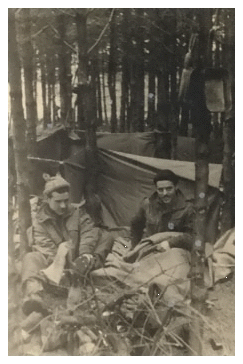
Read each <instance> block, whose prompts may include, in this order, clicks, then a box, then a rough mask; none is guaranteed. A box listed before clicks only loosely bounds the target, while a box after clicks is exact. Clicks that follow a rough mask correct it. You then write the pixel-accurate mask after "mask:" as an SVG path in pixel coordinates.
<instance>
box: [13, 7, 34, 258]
mask: <svg viewBox="0 0 243 364" xmlns="http://www.w3.org/2000/svg"><path fill="white" fill-rule="evenodd" d="M8 26H9V28H8V41H9V43H8V45H9V46H8V52H9V53H8V59H9V84H10V99H11V111H12V119H13V145H14V157H15V167H16V174H17V202H18V211H19V228H20V254H21V256H23V255H24V254H25V252H26V250H27V236H26V229H27V228H28V227H29V226H30V225H31V215H30V203H29V183H28V161H27V154H26V140H25V131H26V125H25V120H24V113H23V106H22V89H21V68H20V60H19V54H18V47H17V40H16V28H15V14H14V9H9V12H8Z"/></svg>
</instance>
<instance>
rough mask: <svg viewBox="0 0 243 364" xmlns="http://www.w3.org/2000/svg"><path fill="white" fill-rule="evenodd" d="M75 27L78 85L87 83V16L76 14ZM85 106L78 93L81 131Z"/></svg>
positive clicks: (83, 123)
mask: <svg viewBox="0 0 243 364" xmlns="http://www.w3.org/2000/svg"><path fill="white" fill-rule="evenodd" d="M76 27H77V35H78V60H79V66H78V85H79V88H80V86H81V85H83V84H86V83H87V82H88V52H87V51H88V45H87V16H86V14H83V13H80V12H77V13H76ZM84 109H85V104H84V100H83V95H82V93H81V92H78V125H79V128H80V129H81V130H84V129H85V116H84V113H85V110H84Z"/></svg>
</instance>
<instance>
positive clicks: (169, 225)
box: [168, 222, 175, 230]
mask: <svg viewBox="0 0 243 364" xmlns="http://www.w3.org/2000/svg"><path fill="white" fill-rule="evenodd" d="M174 227H175V225H174V224H173V222H169V224H168V228H169V229H170V230H173V229H174Z"/></svg>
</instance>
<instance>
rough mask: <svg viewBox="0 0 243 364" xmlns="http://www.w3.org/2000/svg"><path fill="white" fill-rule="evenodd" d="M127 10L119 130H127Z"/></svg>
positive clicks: (123, 27) (124, 29)
mask: <svg viewBox="0 0 243 364" xmlns="http://www.w3.org/2000/svg"><path fill="white" fill-rule="evenodd" d="M128 17H129V10H128V9H123V17H122V80H121V92H122V94H121V109H120V132H121V133H124V132H125V131H129V130H128V128H127V122H126V119H127V108H128V90H129V61H128V57H129V21H128V19H129V18H128Z"/></svg>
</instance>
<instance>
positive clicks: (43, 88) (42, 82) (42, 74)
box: [40, 54, 48, 129]
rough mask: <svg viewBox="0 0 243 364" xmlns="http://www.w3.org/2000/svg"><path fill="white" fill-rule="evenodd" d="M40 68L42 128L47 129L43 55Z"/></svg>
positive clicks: (44, 58) (44, 62)
mask: <svg viewBox="0 0 243 364" xmlns="http://www.w3.org/2000/svg"><path fill="white" fill-rule="evenodd" d="M40 68H41V91H42V106H43V128H44V129H46V128H47V123H48V111H47V103H46V55H45V54H44V55H43V57H42V59H41V60H40Z"/></svg>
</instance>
